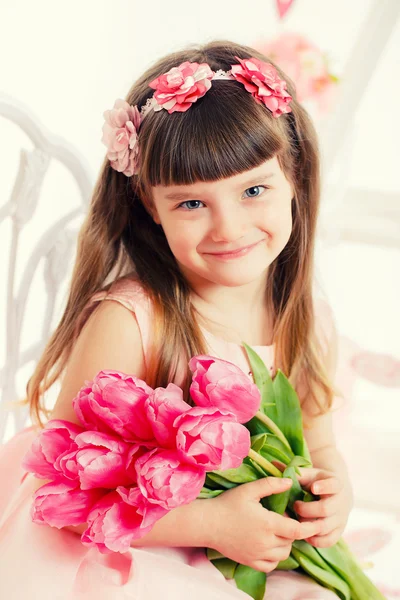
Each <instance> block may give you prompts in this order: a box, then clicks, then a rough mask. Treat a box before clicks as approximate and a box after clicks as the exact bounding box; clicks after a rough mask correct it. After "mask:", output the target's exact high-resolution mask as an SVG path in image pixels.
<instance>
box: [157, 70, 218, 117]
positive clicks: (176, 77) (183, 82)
mask: <svg viewBox="0 0 400 600" xmlns="http://www.w3.org/2000/svg"><path fill="white" fill-rule="evenodd" d="M213 75H214V73H213V71H212V70H211V69H210V67H209V66H208V65H207V64H206V63H201V64H199V63H196V62H193V63H191V62H189V61H185V62H183V63H182V64H180V65H179V67H172V69H170V70H169V71H168V73H164V74H163V75H160V77H157V78H156V79H154V80H153V81H151V82H150V83H149V86H150V87H151V88H153V89H154V90H156V91H155V92H154V98H155V100H156V101H157V104H155V105H154V107H153V108H154V110H155V111H159V110H161V109H162V108H165V109H166V110H168V112H169V113H170V114H171V113H173V112H175V111H179V112H185V111H186V110H187V109H188V108H190V107H191V106H192V104H193V102H196V101H197V100H198V99H199V98H201V97H202V96H204V94H205V93H206V92H207V91H208V90H209V89H210V87H211V81H210V80H211V79H212V77H213Z"/></svg>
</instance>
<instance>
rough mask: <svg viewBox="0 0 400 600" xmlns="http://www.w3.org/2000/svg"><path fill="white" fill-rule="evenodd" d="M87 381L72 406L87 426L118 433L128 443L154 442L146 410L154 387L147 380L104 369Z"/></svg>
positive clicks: (105, 431) (87, 427)
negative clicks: (146, 404)
mask: <svg viewBox="0 0 400 600" xmlns="http://www.w3.org/2000/svg"><path fill="white" fill-rule="evenodd" d="M85 383H86V386H87V387H83V388H81V390H80V391H79V393H78V395H77V396H76V398H75V399H74V400H73V406H74V409H75V412H76V414H77V415H78V417H79V419H80V421H81V422H82V423H83V425H85V427H86V429H92V430H96V431H103V432H104V433H110V434H113V433H114V434H115V433H116V434H118V435H120V436H121V437H122V438H123V439H124V440H126V441H128V442H138V443H140V442H142V441H148V442H149V441H155V440H154V435H153V431H152V428H151V424H150V423H149V420H148V418H147V413H146V410H145V402H146V400H147V398H148V397H149V395H150V394H151V393H152V392H153V390H152V388H150V387H149V386H148V385H147V384H146V383H145V382H144V381H142V380H141V379H139V378H138V377H135V376H133V375H126V374H125V373H122V372H120V371H112V370H103V371H100V372H99V373H98V374H97V375H96V376H95V378H94V379H93V381H86V382H85ZM154 445H157V444H156V443H154Z"/></svg>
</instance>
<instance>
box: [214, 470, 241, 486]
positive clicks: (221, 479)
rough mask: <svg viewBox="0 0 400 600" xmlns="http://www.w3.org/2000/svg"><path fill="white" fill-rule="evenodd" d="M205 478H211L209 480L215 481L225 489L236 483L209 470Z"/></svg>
mask: <svg viewBox="0 0 400 600" xmlns="http://www.w3.org/2000/svg"><path fill="white" fill-rule="evenodd" d="M207 479H208V480H211V481H214V482H215V483H218V485H219V486H220V487H223V488H225V489H226V490H229V489H230V488H234V487H236V483H233V481H228V480H227V479H225V477H221V476H220V475H218V474H217V473H215V472H214V471H211V472H210V473H207Z"/></svg>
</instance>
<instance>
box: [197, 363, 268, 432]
mask: <svg viewBox="0 0 400 600" xmlns="http://www.w3.org/2000/svg"><path fill="white" fill-rule="evenodd" d="M189 368H190V370H191V371H192V373H193V378H192V384H191V386H190V394H191V397H192V398H193V401H194V403H195V404H197V406H215V407H218V408H220V409H221V410H228V411H229V412H231V413H233V414H234V415H235V416H236V419H237V421H239V423H247V422H248V421H250V419H252V418H253V417H254V415H255V414H256V412H257V411H258V410H259V408H260V403H261V394H260V390H259V389H258V387H257V386H256V384H255V383H253V382H252V381H251V380H250V378H249V377H248V376H247V375H246V374H245V373H244V372H243V371H242V369H240V367H238V366H236V365H235V364H233V363H231V362H229V361H226V360H222V359H219V358H214V357H213V356H207V355H199V356H194V357H193V358H191V359H190V361H189Z"/></svg>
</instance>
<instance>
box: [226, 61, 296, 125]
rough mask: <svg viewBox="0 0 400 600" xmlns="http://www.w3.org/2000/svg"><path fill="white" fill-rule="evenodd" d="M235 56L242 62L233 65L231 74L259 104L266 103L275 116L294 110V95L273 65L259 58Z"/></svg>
mask: <svg viewBox="0 0 400 600" xmlns="http://www.w3.org/2000/svg"><path fill="white" fill-rule="evenodd" d="M235 58H237V59H238V61H239V63H240V64H239V65H231V74H232V75H233V77H235V79H237V81H240V83H242V84H243V85H244V87H245V89H246V90H247V91H248V92H250V94H251V95H252V96H253V98H254V99H255V100H256V101H257V102H258V103H259V104H265V106H266V107H267V108H269V110H270V111H271V112H272V115H273V116H274V117H275V118H277V117H279V116H280V115H282V114H284V113H289V112H292V109H291V108H290V106H289V102H290V101H291V100H292V97H291V96H290V94H289V93H288V92H287V90H286V81H284V80H283V79H280V77H279V75H278V73H277V70H276V69H275V67H274V66H273V65H271V64H270V63H266V62H263V61H261V60H259V59H257V58H245V59H243V60H242V59H240V58H239V57H238V56H235Z"/></svg>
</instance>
